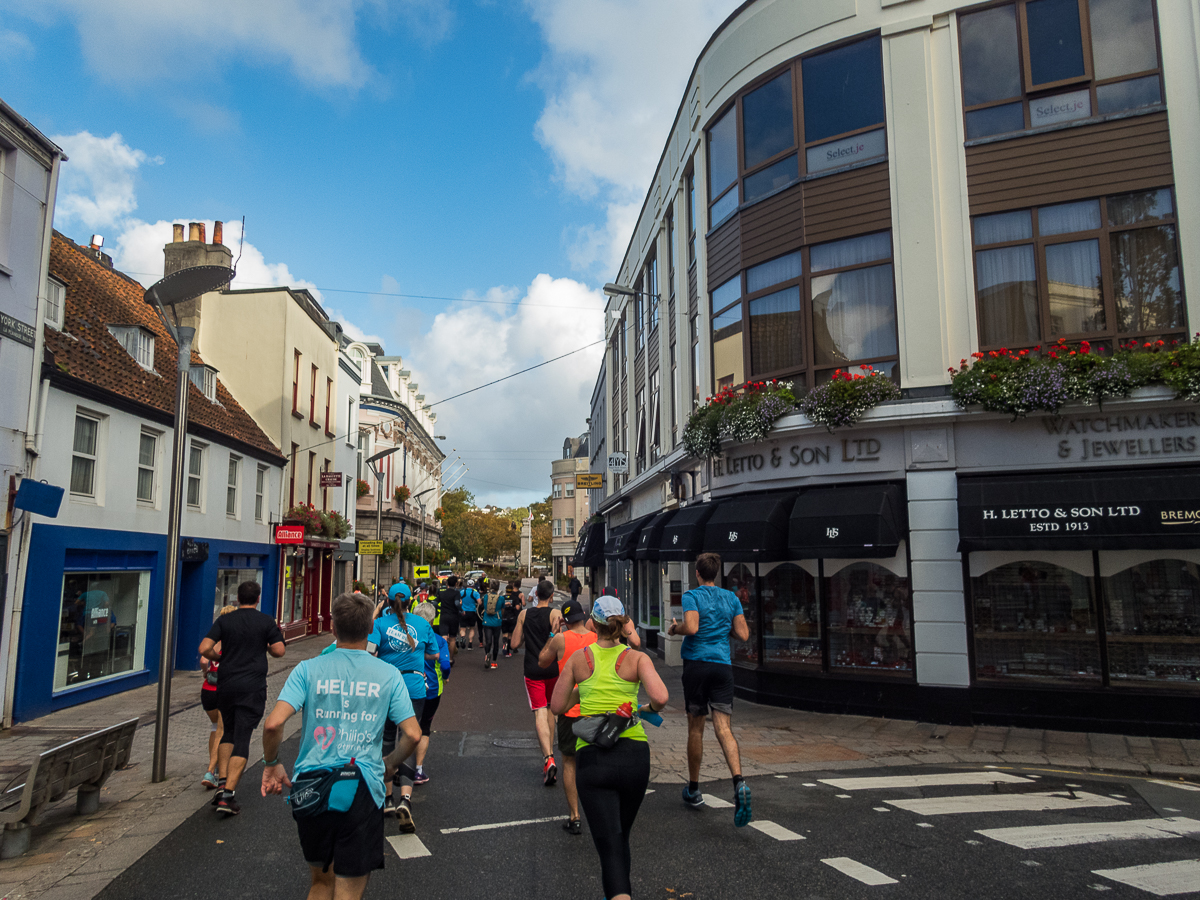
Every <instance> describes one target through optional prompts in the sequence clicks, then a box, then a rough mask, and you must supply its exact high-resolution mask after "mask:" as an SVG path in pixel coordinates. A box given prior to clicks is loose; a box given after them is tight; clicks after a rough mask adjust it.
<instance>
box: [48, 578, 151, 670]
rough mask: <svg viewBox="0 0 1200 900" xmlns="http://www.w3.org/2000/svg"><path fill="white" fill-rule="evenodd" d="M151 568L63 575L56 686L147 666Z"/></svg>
mask: <svg viewBox="0 0 1200 900" xmlns="http://www.w3.org/2000/svg"><path fill="white" fill-rule="evenodd" d="M149 610H150V572H148V571H141V572H138V571H115V572H70V571H68V572H67V573H66V574H65V575H63V589H62V607H61V611H60V614H59V624H58V654H57V658H56V661H55V666H54V690H56V691H60V690H63V689H65V688H70V687H76V686H79V685H84V684H93V683H95V682H98V681H104V680H107V679H109V678H113V677H115V676H118V675H122V674H125V673H127V672H140V671H142V670H143V669H144V668H145V655H146V644H147V639H148V637H149V635H147V633H146V617H147V615H148V613H149Z"/></svg>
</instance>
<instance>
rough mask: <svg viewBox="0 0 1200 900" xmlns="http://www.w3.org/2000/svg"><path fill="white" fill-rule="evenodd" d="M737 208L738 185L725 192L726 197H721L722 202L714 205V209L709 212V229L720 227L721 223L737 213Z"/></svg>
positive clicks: (719, 201)
mask: <svg viewBox="0 0 1200 900" xmlns="http://www.w3.org/2000/svg"><path fill="white" fill-rule="evenodd" d="M737 208H738V189H737V185H736V184H735V185H734V186H733V187H731V188H730V189H729V190H728V191H726V192H725V196H723V197H721V199H720V200H718V201H717V202H716V203H714V204H713V205H712V208H711V209H710V210H709V219H708V224H709V227H710V228H715V227H717V226H718V225H720V224H721V222H723V221H724V220H725V219H727V218H729V217H730V216H731V215H733V214H734V213H735V212H737Z"/></svg>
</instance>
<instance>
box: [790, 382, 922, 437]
mask: <svg viewBox="0 0 1200 900" xmlns="http://www.w3.org/2000/svg"><path fill="white" fill-rule="evenodd" d="M859 369H860V370H861V371H862V374H861V375H855V374H853V373H851V372H850V371H849V370H843V369H838V370H837V371H836V372H834V373H833V379H832V380H831V381H829V382H828V383H826V384H822V385H819V386H818V387H815V388H813V389H812V390H811V391H809V392H808V394H807V395H805V397H804V399H803V400H802V401H800V411H801V412H802V413H804V414H805V415H806V416H808V417H809V418H810V419H811V420H812V421H814V422H819V423H820V424H822V425H824V426H825V427H826V428H827V429H828V430H829V431H833V429H834V428H850V427H851V426H853V425H854V423H855V422H857V421H858V420H859V419H861V418H862V415H863V413H865V412H866V411H867V410H869V409H873V408H874V407H876V406H878V405H879V404H880V403H883V402H885V401H887V400H895V399H897V398H899V396H900V388H898V387H897V386H896V385H895V384H894V383H893V382H892V380H891V379H890V378H888V377H887V376H886V375H884V374H883V373H882V372H876V371H875V369H874V367H873V366H859Z"/></svg>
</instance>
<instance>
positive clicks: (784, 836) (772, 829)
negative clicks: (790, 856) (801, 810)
mask: <svg viewBox="0 0 1200 900" xmlns="http://www.w3.org/2000/svg"><path fill="white" fill-rule="evenodd" d="M750 827H751V828H754V829H757V830H758V831H761V832H762V833H763V834H765V835H767V836H768V837H773V838H775V840H777V841H802V840H804V835H802V834H796V832H794V831H788V830H787V829H786V828H784V827H783V826H782V825H779V824H777V823H775V822H751V823H750Z"/></svg>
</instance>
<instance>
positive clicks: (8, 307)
mask: <svg viewBox="0 0 1200 900" xmlns="http://www.w3.org/2000/svg"><path fill="white" fill-rule="evenodd" d="M65 159H66V157H64V156H63V153H62V150H60V149H59V148H58V147H57V146H56V145H55V144H54V142H53V141H51V140H49V139H48V138H47V137H46V136H45V135H43V134H42V133H41V132H40V131H38V130H37V129H36V128H35V127H34V126H33V125H31V124H30V123H29V122H28V121H26V120H25V119H24V118H23V117H22V116H21V115H19V114H18V113H17V112H16V111H15V110H13V109H12V108H11V107H9V106H8V105H7V104H6V103H4V101H3V100H0V383H2V384H3V385H4V390H3V391H0V479H2V480H0V485H2V486H3V488H2V489H3V496H4V498H5V504H4V509H5V513H4V516H3V518H2V519H0V611H2V612H0V697H2V698H3V709H4V721H5V723H6V724H8V723H11V720H12V717H11V710H12V689H13V677H14V675H15V666H16V658H17V657H16V651H17V646H16V644H17V642H16V637H17V635H19V633H20V621H19V618H20V613H19V612H17V613H16V616H17V621H16V622H15V623H14V621H13V617H14V609H16V610H20V608H21V602H20V597H21V594H22V591H21V589H20V587H19V585H20V577H21V571H20V570H21V568H22V567H24V565H25V564H26V563H27V562H28V559H29V538H30V536H31V533H32V532H31V520H30V517H28V516H25V517H23V519H24V520H23V522H22V520H21V514H20V513H18V514H17V515H16V516H14V512H13V501H14V497H13V494H14V492H15V491H16V489H17V485H18V483H19V482H20V481H21V480H23V479H25V478H35V477H36V476H37V466H38V454H39V452H40V450H41V444H40V442H39V438H38V434H37V411H38V402H37V400H38V389H39V385H38V379H37V371H38V365H37V360H39V359H40V358H41V356H42V327H41V323H42V320H43V318H44V317H45V315H46V312H47V311H46V309H45V306H46V304H47V303H48V302H50V301H51V300H52V299H53V300H55V301H56V302H58V303H61V302H62V301H61V298H59V297H57V296H56V297H55V298H50V297H48V296H47V294H46V290H45V289H46V274H47V268H48V266H49V264H50V233H51V229H52V226H51V223H52V222H53V220H54V200H55V194H56V192H57V185H58V170H59V165H60V164H61V163H62V161H63V160H65ZM51 312H53V313H54V314H56V315H61V310H52V311H51ZM10 573H11V574H10ZM14 625H15V627H14Z"/></svg>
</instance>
